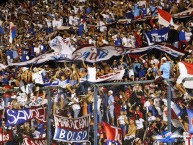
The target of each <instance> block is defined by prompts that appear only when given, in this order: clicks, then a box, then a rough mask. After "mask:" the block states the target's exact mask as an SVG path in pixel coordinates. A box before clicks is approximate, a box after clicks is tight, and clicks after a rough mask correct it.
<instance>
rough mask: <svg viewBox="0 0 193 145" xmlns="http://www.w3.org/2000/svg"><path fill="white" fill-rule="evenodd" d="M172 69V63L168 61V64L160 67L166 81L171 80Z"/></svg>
mask: <svg viewBox="0 0 193 145" xmlns="http://www.w3.org/2000/svg"><path fill="white" fill-rule="evenodd" d="M170 69H171V62H169V61H167V62H166V63H163V64H162V65H161V67H160V71H162V72H163V74H162V77H163V78H164V79H169V78H170Z"/></svg>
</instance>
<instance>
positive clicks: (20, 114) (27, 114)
mask: <svg viewBox="0 0 193 145" xmlns="http://www.w3.org/2000/svg"><path fill="white" fill-rule="evenodd" d="M5 111H6V112H5V114H6V116H7V117H6V118H7V120H6V126H14V125H18V124H23V123H25V122H27V121H28V120H30V119H32V118H36V119H38V120H40V121H44V120H45V108H44V107H38V108H27V109H21V110H16V109H6V110H5Z"/></svg>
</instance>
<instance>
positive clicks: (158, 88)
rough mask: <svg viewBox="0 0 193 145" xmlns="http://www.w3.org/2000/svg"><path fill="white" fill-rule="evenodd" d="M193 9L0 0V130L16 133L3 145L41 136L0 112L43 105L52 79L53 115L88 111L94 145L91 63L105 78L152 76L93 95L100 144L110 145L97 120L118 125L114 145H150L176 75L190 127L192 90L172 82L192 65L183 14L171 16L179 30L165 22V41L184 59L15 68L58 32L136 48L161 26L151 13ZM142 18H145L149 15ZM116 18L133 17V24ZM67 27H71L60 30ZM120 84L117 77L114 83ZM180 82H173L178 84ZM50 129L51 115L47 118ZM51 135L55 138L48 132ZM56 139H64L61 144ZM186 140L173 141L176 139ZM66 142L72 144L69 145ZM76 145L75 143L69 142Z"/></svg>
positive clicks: (93, 0)
mask: <svg viewBox="0 0 193 145" xmlns="http://www.w3.org/2000/svg"><path fill="white" fill-rule="evenodd" d="M192 7H193V1H188V0H146V1H139V0H114V1H112V0H44V1H43V0H32V1H29V0H26V1H19V0H17V1H15V0H9V1H8V2H6V3H5V4H2V5H0V11H1V13H0V63H1V65H2V66H8V67H0V68H1V70H0V87H1V88H0V89H1V94H0V112H1V119H0V125H1V127H2V128H3V130H13V133H14V134H13V136H14V137H13V141H9V142H7V143H6V144H10V145H14V144H15V145H18V144H19V143H21V142H22V137H23V136H25V135H26V136H30V137H31V138H43V137H45V136H46V123H45V122H44V121H41V120H37V119H32V120H30V121H29V122H27V123H24V124H22V125H17V126H14V127H7V126H6V125H5V122H6V115H5V109H6V108H9V109H23V108H30V107H34V106H44V105H47V102H48V94H47V92H46V91H45V90H42V89H41V88H42V87H43V86H45V85H49V83H57V84H58V85H59V86H60V88H55V89H53V90H52V105H53V107H52V113H53V114H58V115H61V116H66V117H69V118H76V117H80V116H85V115H88V114H89V115H90V116H91V122H90V125H91V128H90V142H91V144H93V137H94V136H93V133H94V132H93V128H94V123H93V121H94V118H93V113H94V111H93V108H94V103H93V102H94V90H93V87H92V83H90V82H88V81H87V78H88V77H92V76H88V68H89V67H90V66H91V65H92V66H95V67H96V68H97V73H96V76H97V77H99V76H102V75H106V74H108V73H109V72H113V71H114V70H115V69H125V74H124V76H123V79H122V80H121V82H130V81H143V80H155V81H154V82H152V83H148V84H147V83H146V84H133V85H113V86H103V87H100V88H99V91H98V92H99V93H98V106H97V110H98V122H99V125H98V142H99V144H100V145H104V144H105V143H107V140H106V137H105V136H106V135H105V131H104V129H103V126H102V122H103V121H105V122H107V123H109V124H111V125H115V126H118V127H121V128H122V135H123V139H122V140H114V142H112V143H111V144H117V145H118V144H123V145H130V144H131V145H133V144H135V145H145V144H148V145H151V144H153V143H154V142H155V138H154V136H155V135H157V134H161V133H163V132H164V131H166V130H167V129H168V128H167V127H168V122H167V115H166V113H167V93H168V92H167V86H168V83H167V82H166V81H165V80H164V79H169V78H173V79H174V82H173V83H172V101H173V102H174V103H175V104H177V105H178V106H179V107H180V109H181V110H182V113H181V115H180V116H178V117H179V119H180V121H181V122H182V124H183V126H184V127H179V126H178V127H174V126H173V127H172V128H174V130H175V129H179V130H180V131H181V133H183V132H188V131H187V130H188V118H187V113H186V108H187V107H189V108H191V103H192V102H191V96H193V94H192V93H193V92H192V90H187V89H184V88H183V86H182V85H181V82H178V81H177V83H175V81H176V80H177V78H178V75H179V72H178V68H177V65H176V64H177V63H178V62H179V61H181V60H184V61H187V62H189V63H193V43H192V42H193V36H192V32H193V29H192V28H193V22H192V15H191V14H189V15H190V16H189V17H188V18H181V19H177V18H176V19H175V20H174V22H175V24H178V25H179V27H178V29H177V30H176V29H174V28H173V26H170V31H169V33H168V38H167V41H166V42H165V43H167V44H170V45H173V46H174V47H176V49H179V50H180V51H182V52H184V53H185V55H184V56H183V57H179V58H174V57H172V56H170V55H168V54H166V53H163V52H158V51H149V52H147V53H146V54H143V55H140V56H132V55H126V54H124V55H122V56H120V57H113V58H111V59H110V60H105V61H100V62H97V63H95V64H91V63H88V62H86V61H85V60H82V61H73V60H70V61H67V60H64V62H62V63H61V62H54V61H52V62H50V61H49V62H45V63H43V64H28V65H27V66H12V65H11V64H12V63H15V62H17V63H18V62H25V61H28V60H31V59H33V58H35V57H38V56H40V55H42V54H46V53H49V52H51V51H53V50H51V48H50V46H49V41H50V40H51V39H53V38H54V37H55V36H62V37H63V38H65V39H66V38H68V39H69V40H70V43H71V45H72V46H73V47H74V48H79V47H81V46H82V45H83V44H94V45H95V46H96V47H100V46H102V45H104V44H106V45H115V46H124V47H131V48H136V49H137V48H141V47H145V46H148V43H147V40H146V39H145V36H144V34H145V32H148V31H150V30H158V29H160V28H163V26H161V25H159V23H158V21H157V18H156V16H157V15H158V13H157V9H158V8H160V9H163V10H165V11H167V12H169V13H170V14H176V13H179V12H182V11H184V10H187V9H191V8H192ZM146 17H147V19H145V20H144V18H146ZM120 19H132V21H131V23H129V22H121V23H119V20H120ZM10 22H12V23H13V24H14V25H15V27H16V37H15V38H13V40H11V41H10ZM61 26H68V28H69V29H65V30H64V29H60V28H61ZM116 82H120V80H119V81H115V83H116ZM176 84H177V85H176ZM52 125H53V126H52V128H53V130H54V119H53V122H52ZM53 134H54V133H53V132H52V136H53ZM53 143H58V144H67V143H63V142H59V141H53ZM180 143H181V144H183V141H181V142H180V141H178V142H177V144H180ZM68 144H70V143H68ZM71 144H77V145H78V144H79V143H71Z"/></svg>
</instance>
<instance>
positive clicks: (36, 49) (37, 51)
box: [34, 46, 40, 55]
mask: <svg viewBox="0 0 193 145" xmlns="http://www.w3.org/2000/svg"><path fill="white" fill-rule="evenodd" d="M34 52H35V53H36V54H37V55H38V54H40V46H38V47H34Z"/></svg>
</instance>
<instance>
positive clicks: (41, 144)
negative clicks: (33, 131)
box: [22, 137, 47, 145]
mask: <svg viewBox="0 0 193 145" xmlns="http://www.w3.org/2000/svg"><path fill="white" fill-rule="evenodd" d="M22 145H47V140H46V138H39V139H32V138H28V137H26V138H23V143H22Z"/></svg>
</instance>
